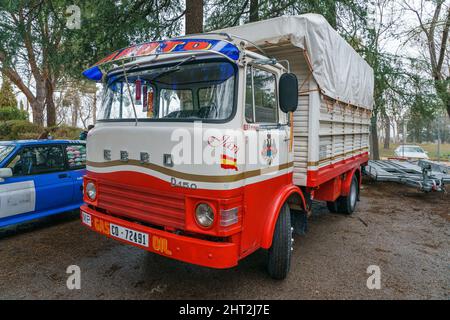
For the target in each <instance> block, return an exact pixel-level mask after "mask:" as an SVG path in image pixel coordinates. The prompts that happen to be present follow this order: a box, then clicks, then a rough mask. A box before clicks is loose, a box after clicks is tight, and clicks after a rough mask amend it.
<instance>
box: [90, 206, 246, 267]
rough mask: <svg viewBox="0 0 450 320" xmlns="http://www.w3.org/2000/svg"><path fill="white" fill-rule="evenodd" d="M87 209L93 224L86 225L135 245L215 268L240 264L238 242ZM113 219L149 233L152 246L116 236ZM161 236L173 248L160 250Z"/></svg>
mask: <svg viewBox="0 0 450 320" xmlns="http://www.w3.org/2000/svg"><path fill="white" fill-rule="evenodd" d="M83 212H85V213H87V214H89V215H90V216H91V218H92V221H91V224H90V225H87V224H85V223H83V224H84V225H85V226H87V227H89V228H90V229H91V230H93V231H95V232H98V233H100V234H103V235H105V236H107V237H109V238H112V239H115V240H119V241H121V242H124V243H127V244H131V245H133V246H135V247H138V248H141V249H144V250H147V251H150V252H153V253H157V254H159V255H162V256H165V257H168V258H172V259H175V260H180V261H184V262H188V263H191V264H196V265H199V266H204V267H209V268H215V269H228V268H232V267H235V266H236V265H237V264H238V248H237V245H236V244H235V243H223V242H213V241H207V240H201V239H196V238H191V237H186V236H180V235H177V234H174V233H170V232H166V231H162V230H158V229H154V228H151V227H147V226H143V225H141V224H138V223H134V222H130V221H127V220H123V219H119V218H116V217H112V216H109V215H105V214H102V213H100V212H98V211H96V210H93V209H91V208H89V207H88V206H86V205H84V206H82V207H81V215H82V214H83ZM110 223H113V224H115V225H119V226H121V227H125V228H128V229H132V230H136V231H139V232H142V233H146V234H147V235H148V237H149V246H148V247H144V246H141V245H138V244H134V243H131V242H128V241H126V240H122V239H120V238H116V237H114V236H112V235H111V234H110V228H109V224H110ZM161 240H163V241H167V247H168V249H169V250H166V251H165V252H161V251H162V250H160V245H159V244H160V242H161Z"/></svg>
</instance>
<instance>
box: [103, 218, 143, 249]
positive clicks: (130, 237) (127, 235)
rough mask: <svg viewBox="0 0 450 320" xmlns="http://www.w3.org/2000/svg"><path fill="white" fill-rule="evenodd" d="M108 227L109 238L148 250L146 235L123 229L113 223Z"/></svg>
mask: <svg viewBox="0 0 450 320" xmlns="http://www.w3.org/2000/svg"><path fill="white" fill-rule="evenodd" d="M109 226H110V230H109V232H110V235H111V236H113V237H115V238H119V239H122V240H125V241H128V242H131V243H134V244H138V245H140V246H144V247H147V248H148V243H149V242H148V238H149V236H148V234H146V233H143V232H139V231H136V230H132V229H128V228H124V227H121V226H118V225H115V224H113V223H110V224H109Z"/></svg>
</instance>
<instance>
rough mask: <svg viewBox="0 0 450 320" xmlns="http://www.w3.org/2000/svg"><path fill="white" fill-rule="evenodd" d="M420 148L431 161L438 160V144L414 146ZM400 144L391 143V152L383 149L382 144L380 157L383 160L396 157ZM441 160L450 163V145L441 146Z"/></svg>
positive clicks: (381, 144)
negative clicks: (426, 153)
mask: <svg viewBox="0 0 450 320" xmlns="http://www.w3.org/2000/svg"><path fill="white" fill-rule="evenodd" d="M411 144H412V145H417V146H420V147H421V148H422V149H423V150H425V151H427V152H428V156H429V157H430V159H431V160H438V156H437V144H436V143H424V144H419V143H416V144H413V143H411ZM399 145H400V144H393V143H391V145H390V148H389V150H386V149H384V148H383V142H381V143H380V157H381V158H389V157H394V156H395V155H394V151H395V149H397V147H398V146H399ZM441 160H442V161H444V160H445V161H450V144H448V143H446V144H441Z"/></svg>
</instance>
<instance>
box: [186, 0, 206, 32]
mask: <svg viewBox="0 0 450 320" xmlns="http://www.w3.org/2000/svg"><path fill="white" fill-rule="evenodd" d="M185 24H186V27H185V34H196V33H202V32H203V0H186V23H185Z"/></svg>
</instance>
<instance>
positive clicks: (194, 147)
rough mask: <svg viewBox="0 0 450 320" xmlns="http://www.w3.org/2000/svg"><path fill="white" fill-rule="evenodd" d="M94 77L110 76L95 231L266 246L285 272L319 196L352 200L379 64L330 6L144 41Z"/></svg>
mask: <svg viewBox="0 0 450 320" xmlns="http://www.w3.org/2000/svg"><path fill="white" fill-rule="evenodd" d="M84 75H85V76H86V77H88V78H89V79H92V80H95V81H102V82H103V83H104V87H105V93H104V94H105V96H104V99H103V104H102V107H101V109H100V115H99V119H100V120H99V121H98V124H97V125H96V127H95V129H94V130H92V131H90V133H89V135H88V139H87V150H88V154H87V175H86V177H85V179H84V191H85V194H84V201H85V203H86V204H85V205H84V206H82V207H81V210H82V222H83V223H84V224H85V225H87V226H89V227H90V228H91V229H92V230H94V231H96V232H99V233H101V234H104V235H106V236H108V237H111V238H114V239H117V240H119V241H122V242H125V243H130V244H132V245H135V246H137V247H139V248H142V249H145V250H148V251H151V252H153V253H157V254H160V255H163V256H166V257H170V258H173V259H177V260H181V261H185V262H189V263H192V264H197V265H201V266H206V267H211V268H221V269H223V268H231V267H234V266H236V265H237V264H238V262H239V260H241V259H243V258H245V257H247V256H248V255H250V254H252V253H253V252H255V251H256V250H258V249H260V248H263V249H268V272H269V274H270V275H271V276H272V277H273V278H276V279H283V278H285V277H286V275H287V273H288V271H289V268H290V264H291V251H292V248H293V242H294V241H293V233H295V232H298V233H301V232H302V231H303V230H302V229H303V226H304V223H302V222H303V221H305V220H306V219H305V217H307V216H308V214H309V213H310V212H311V203H312V200H313V199H314V200H320V201H326V202H327V203H328V207H329V209H330V210H331V211H332V212H339V213H344V214H351V213H352V212H353V211H354V210H355V207H356V204H357V201H358V197H359V190H360V184H361V168H362V166H364V165H366V163H367V162H368V137H369V119H370V116H371V109H372V105H373V82H374V81H373V72H372V69H371V68H370V67H369V66H368V64H367V63H366V62H365V61H364V59H363V58H361V57H360V56H359V55H358V54H357V53H356V52H355V51H354V50H353V49H352V47H351V46H350V45H349V44H347V43H346V42H345V41H344V40H343V39H342V38H341V37H340V36H339V35H338V33H337V32H336V31H335V30H333V29H332V28H331V27H330V25H329V24H328V23H327V22H326V20H325V19H324V18H323V17H322V16H319V15H304V16H292V17H281V18H276V19H272V20H267V21H262V22H257V23H253V24H248V25H243V26H239V27H235V28H231V29H227V30H221V31H218V32H212V33H209V34H202V35H191V36H186V37H181V38H176V39H171V40H165V41H155V42H149V43H144V44H140V45H135V46H132V47H129V48H126V49H122V50H119V51H117V52H114V53H113V54H111V55H109V56H108V57H106V58H105V59H103V60H102V61H100V62H99V63H97V64H96V65H94V66H93V67H91V68H90V69H88V70H86V71H85V72H84ZM208 155H211V157H212V158H214V161H210V160H211V159H206V160H205V157H206V156H208ZM206 158H207V157H206Z"/></svg>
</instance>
